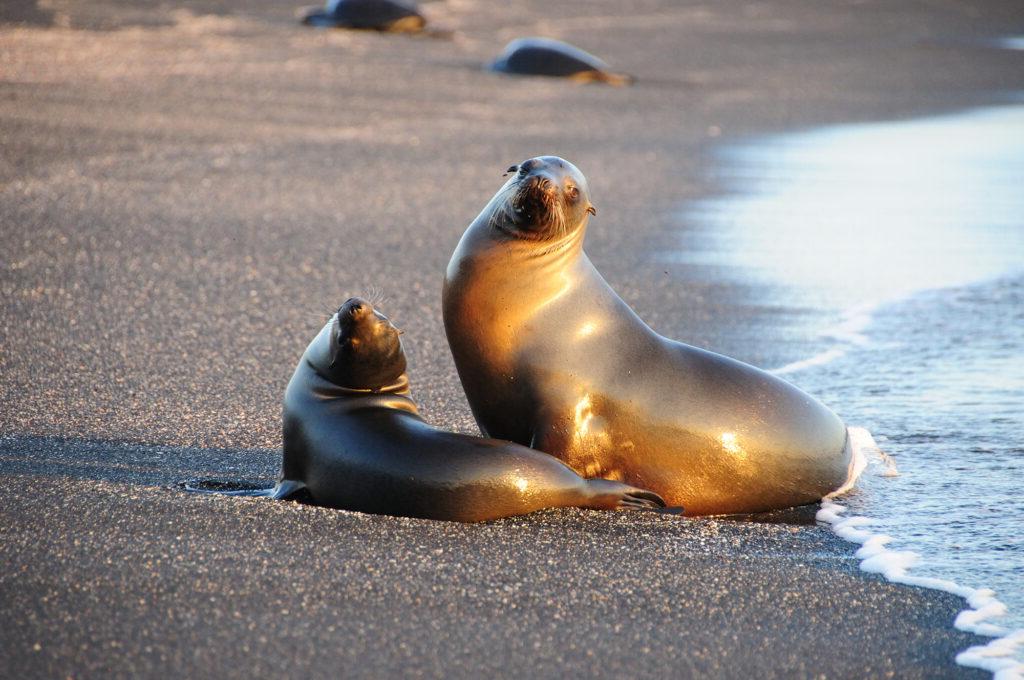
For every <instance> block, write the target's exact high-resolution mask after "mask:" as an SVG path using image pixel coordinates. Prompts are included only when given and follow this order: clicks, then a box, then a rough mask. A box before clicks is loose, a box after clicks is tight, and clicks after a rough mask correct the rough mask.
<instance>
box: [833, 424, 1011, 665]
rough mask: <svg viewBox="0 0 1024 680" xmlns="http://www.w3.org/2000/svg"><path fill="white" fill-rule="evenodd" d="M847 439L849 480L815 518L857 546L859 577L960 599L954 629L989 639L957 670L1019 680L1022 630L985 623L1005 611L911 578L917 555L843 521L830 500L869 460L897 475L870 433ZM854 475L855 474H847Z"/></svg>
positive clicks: (980, 592)
mask: <svg viewBox="0 0 1024 680" xmlns="http://www.w3.org/2000/svg"><path fill="white" fill-rule="evenodd" d="M849 433H850V443H851V447H852V449H853V459H854V461H856V464H855V463H854V462H853V461H851V464H850V469H851V477H850V479H848V480H847V483H846V484H844V485H843V486H842V487H840V488H839V489H837V490H835V491H834V492H832V493H830V494H829V495H828V496H826V497H825V498H823V499H822V501H821V509H820V510H818V513H817V515H816V516H815V518H816V519H817V520H818V521H819V522H823V523H825V524H828V525H829V526H830V527H831V528H832V531H833V532H834V533H835V534H836V535H837V536H839V537H840V538H842V539H844V540H846V541H849V542H851V543H857V544H859V545H860V546H861V547H860V548H859V549H858V550H857V552H856V553H855V555H856V557H857V558H858V559H859V560H861V563H860V568H861V569H862V570H863V571H866V572H868V573H872V574H881V575H882V576H884V577H885V579H886V580H888V581H891V582H893V583H901V584H904V585H910V586H918V587H921V588H931V589H933V590H941V591H943V592H947V593H952V594H953V595H957V596H959V597H962V598H964V599H965V600H966V601H967V605H968V609H964V610H963V611H961V612H960V613H959V614H957V617H956V620H955V621H954V623H953V625H954V627H956V628H957V629H958V630H962V631H966V632H969V633H974V634H976V635H982V636H985V637H992V638H995V639H994V640H992V641H991V642H989V643H988V644H985V645H975V646H973V647H970V648H968V649H965V650H964V651H962V652H960V653H959V654H957V656H956V662H957V663H958V664H959V665H961V666H965V667H970V668H980V669H982V670H986V671H988V672H990V673H992V674H993V676H994V678H995V680H1024V662H1022V661H1020V660H1018V659H1017V657H1016V655H1017V652H1018V651H1019V650H1021V649H1024V629H1021V630H1008V629H1007V628H1005V627H1003V626H1000V625H998V624H996V623H992V621H991V619H995V618H998V617H1000V616H1003V615H1005V614H1006V611H1007V609H1006V605H1005V604H1003V603H1002V602H1000V601H999V600H998V599H996V594H995V592H994V591H993V590H991V589H989V588H971V587H968V586H963V585H960V584H959V583H956V582H954V581H950V580H947V579H941V578H934V577H931V576H918V575H915V574H911V573H909V569H910V568H911V567H913V566H914V565H915V564H916V563H917V562H918V561H919V560H920V558H921V556H920V555H919V554H918V553H916V552H913V551H910V550H890V549H889V548H888V547H886V546H887V545H888V544H889V543H891V542H892V541H893V537H892V536H889V535H886V534H882V533H876V532H874V531H872V530H871V528H870V527H871V526H872V525H873V524H875V520H873V519H872V518H870V517H864V516H859V515H856V516H852V517H846V516H844V515H843V513H844V512H845V511H846V507H845V506H843V505H840V504H838V503H836V502H835V501H834V499H835V498H836V497H838V496H840V495H842V494H844V493H846V492H847V491H849V490H850V489H851V488H852V487H853V482H854V480H855V479H856V477H857V476H858V475H859V474H860V472H861V471H863V469H864V468H865V467H866V465H867V459H868V456H869V455H871V456H872V457H873V458H874V459H875V460H877V461H879V462H880V463H881V464H883V465H886V468H887V469H886V471H885V472H883V473H882V475H883V476H893V475H894V474H898V473H896V471H895V466H894V464H893V463H892V459H891V458H890V457H889V456H887V455H885V453H884V452H883V451H882V450H881V449H880V448H879V447H878V445H877V444H876V443H875V440H874V438H873V437H872V436H871V433H870V432H868V431H867V430H866V429H864V428H858V427H851V428H849ZM854 470H856V473H853V472H852V471H854Z"/></svg>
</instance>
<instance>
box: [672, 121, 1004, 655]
mask: <svg viewBox="0 0 1024 680" xmlns="http://www.w3.org/2000/svg"><path fill="white" fill-rule="evenodd" d="M719 161H720V163H719V167H718V172H719V173H721V174H720V175H719V179H720V183H721V184H722V185H723V187H724V189H725V193H724V194H723V195H720V196H717V197H713V198H710V199H707V200H704V201H701V202H699V203H698V204H697V205H695V206H692V207H691V208H688V209H687V211H686V212H685V213H684V214H683V215H682V220H683V222H684V223H685V224H686V225H687V229H686V230H685V231H684V232H683V233H682V236H681V239H682V243H681V248H680V251H679V252H677V253H675V254H674V255H673V256H672V258H671V259H672V260H673V261H674V262H676V263H678V264H679V265H680V266H681V267H683V268H685V267H688V266H693V265H711V266H714V267H716V268H718V275H720V276H723V277H725V278H727V279H732V280H734V281H736V282H739V283H742V284H744V285H745V286H746V289H748V290H751V291H754V293H753V294H754V295H755V296H759V297H760V298H761V299H760V300H759V302H760V303H761V304H764V305H772V306H777V307H778V308H779V309H780V310H782V311H780V313H779V314H777V315H775V316H773V318H772V320H771V322H770V323H774V324H777V325H778V326H779V328H777V329H769V330H771V331H772V332H771V333H766V336H768V337H772V336H778V337H787V336H788V337H791V338H792V337H799V338H802V340H800V341H797V342H794V343H792V344H791V345H790V346H787V348H786V350H785V351H784V352H783V355H784V356H783V357H782V360H781V361H780V362H779V364H778V365H776V366H768V367H766V368H772V369H775V370H776V371H777V372H778V373H780V374H782V375H784V376H785V377H786V379H788V380H790V381H792V382H794V383H796V384H798V385H800V386H801V387H803V388H804V389H806V390H807V391H809V392H811V393H813V394H815V395H817V396H819V397H820V398H822V400H824V401H825V402H826V403H828V404H829V405H830V406H832V407H833V408H834V409H835V410H836V411H837V412H839V413H840V415H842V416H843V418H844V419H845V420H846V421H847V422H848V423H849V424H850V425H857V426H862V427H865V428H867V429H868V430H870V431H871V433H872V434H873V435H874V437H875V439H876V441H877V442H878V444H879V445H880V446H881V448H882V449H883V450H884V451H885V453H886V454H888V456H890V459H888V460H883V459H880V458H879V459H876V460H874V461H873V462H872V464H871V465H870V466H869V467H868V469H867V471H866V472H865V473H864V475H863V477H862V478H861V480H860V481H859V482H858V485H857V489H856V490H855V491H854V492H853V493H851V494H850V495H848V496H846V497H844V498H843V499H842V500H841V502H842V503H843V505H846V506H847V507H848V508H849V509H848V510H847V514H857V515H863V516H866V517H868V518H870V520H871V525H870V528H871V530H872V531H875V532H880V533H885V534H888V535H890V536H892V537H893V541H892V542H891V543H890V544H889V548H890V549H892V550H894V551H913V552H916V553H918V554H919V555H920V558H919V559H918V560H917V561H916V563H915V564H914V566H913V567H912V569H911V572H912V573H913V574H917V575H921V576H935V577H941V578H944V579H951V580H953V581H956V582H957V583H959V584H962V585H964V586H970V587H975V588H978V587H989V588H992V589H994V590H995V591H996V593H997V597H998V598H999V599H1000V600H1001V601H1003V602H1004V603H1005V604H1006V605H1008V607H1009V612H1008V613H1007V614H1006V615H1005V616H1003V617H1001V618H1000V619H999V620H998V621H995V620H993V622H997V623H999V624H1000V625H1003V626H1006V627H1007V628H1011V629H1012V628H1024V538H1022V536H1024V105H1020V104H1010V105H1005V106H998V107H990V108H984V109H977V110H972V111H968V112H965V113H962V114H958V115H948V116H940V117H934V118H928V119H922V120H915V121H905V122H890V123H877V124H859V125H849V126H840V127H830V128H825V129H821V130H814V131H810V132H805V133H798V134H792V135H780V136H774V137H769V138H766V139H757V140H752V141H749V142H746V143H743V144H738V145H735V146H732V147H729V148H727V149H725V150H723V151H722V152H721V156H720V158H719ZM786 310H789V311H788V312H787V311H786ZM796 324H800V325H799V327H796ZM785 325H789V326H790V327H789V328H783V327H782V326H785ZM787 334H788V335H787ZM852 549H853V548H851V551H852ZM1017 654H1018V656H1019V655H1020V650H1018V652H1017Z"/></svg>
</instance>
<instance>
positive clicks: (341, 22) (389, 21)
mask: <svg viewBox="0 0 1024 680" xmlns="http://www.w3.org/2000/svg"><path fill="white" fill-rule="evenodd" d="M302 23H304V24H307V25H309V26H328V27H332V28H354V29H363V30H371V31H386V32H389V33H418V32H420V31H422V30H423V28H424V27H425V26H426V25H427V20H426V19H425V18H424V17H423V15H422V14H420V13H419V11H418V10H417V9H416V6H415V5H412V4H407V3H404V2H399V1H398V0H327V4H326V5H325V6H324V8H323V9H316V10H312V11H310V12H309V13H308V14H306V16H305V17H304V18H303V19H302Z"/></svg>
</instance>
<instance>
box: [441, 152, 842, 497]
mask: <svg viewBox="0 0 1024 680" xmlns="http://www.w3.org/2000/svg"><path fill="white" fill-rule="evenodd" d="M509 172H510V173H512V176H511V177H510V178H509V180H508V181H507V182H506V183H505V185H504V186H503V187H502V188H501V189H500V190H499V191H498V193H497V194H496V195H495V196H494V198H492V199H491V201H490V202H489V203H488V204H487V206H486V207H485V208H484V209H483V212H481V213H480V215H479V216H478V217H477V218H476V220H474V221H473V223H472V224H471V225H470V226H469V228H468V229H467V230H466V233H465V234H463V236H462V240H461V241H460V242H459V245H458V247H457V248H456V250H455V253H454V254H453V255H452V259H451V262H449V264H448V270H447V274H446V277H445V282H444V292H443V305H444V323H445V330H446V333H447V336H448V343H449V345H450V346H451V350H452V354H453V356H454V358H455V365H456V367H457V368H458V371H459V377H460V378H461V380H462V385H463V387H464V388H465V391H466V396H467V398H468V400H469V404H470V406H471V407H472V409H473V414H474V416H475V417H476V420H477V423H478V424H479V425H480V429H481V430H482V431H483V432H484V434H485V435H487V436H491V437H497V438H500V439H508V440H511V441H515V442H519V443H520V444H526V445H529V446H531V447H533V448H536V449H538V450H540V451H545V452H547V453H550V454H551V455H553V456H556V457H557V458H559V459H561V460H563V461H564V462H565V463H566V464H567V465H569V467H571V468H573V469H574V470H576V471H577V472H578V473H580V474H581V475H583V476H585V477H604V478H607V479H617V480H621V481H625V482H626V483H629V484H634V485H636V486H640V487H643V488H649V489H651V490H653V491H655V492H657V493H658V494H659V495H661V496H662V497H663V498H664V499H665V501H666V502H667V503H668V504H669V505H683V506H685V507H686V512H687V514H721V513H741V512H743V513H747V512H759V511H764V510H771V509H775V508H783V507H790V506H794V505H801V504H804V503H810V502H813V501H817V500H819V499H820V498H821V497H822V496H824V495H825V494H827V493H829V492H830V491H833V490H835V489H837V488H838V487H840V486H841V485H842V484H843V483H844V482H845V481H846V480H847V477H848V474H850V473H851V472H852V470H853V469H854V468H853V466H852V465H851V459H852V456H851V450H850V447H849V446H848V437H847V431H846V427H845V426H844V425H843V422H842V421H841V420H840V419H839V418H838V416H836V415H835V414H834V413H833V412H832V411H830V410H829V409H828V408H826V407H825V406H823V405H822V404H821V403H819V402H818V401H816V400H815V399H814V398H812V397H810V396H809V395H807V394H805V393H804V392H802V391H800V390H799V389H797V388H796V387H794V386H792V385H790V384H789V383H787V382H785V381H784V380H782V379H780V378H777V377H775V376H773V375H771V374H769V373H766V372H765V371H762V370H759V369H757V368H754V367H753V366H749V365H747V364H744V363H741V362H739V361H735V360H733V359H730V358H728V357H724V356H721V355H719V354H714V353H712V352H708V351H705V350H703V349H698V348H696V347H691V346H689V345H684V344H682V343H679V342H675V341H673V340H669V339H667V338H664V337H662V336H660V335H658V334H657V333H655V332H654V331H653V330H651V329H650V328H649V327H648V326H647V325H646V324H645V323H644V322H643V321H642V320H641V319H640V318H639V317H638V316H637V315H636V314H635V313H634V312H633V310H632V309H630V308H629V306H628V305H626V303H625V302H623V301H622V300H621V299H620V298H619V296H618V295H616V294H615V291H613V290H612V289H611V288H610V287H609V286H608V284H607V283H606V282H605V280H604V278H602V277H601V274H600V273H599V272H598V271H597V270H596V269H595V268H594V266H593V265H592V264H591V262H590V260H589V259H588V258H587V255H586V253H584V252H583V237H584V233H585V231H586V227H587V222H588V220H589V218H590V216H591V215H593V214H595V210H594V207H593V205H592V204H591V201H590V193H589V190H588V188H587V181H586V179H585V178H584V177H583V174H582V173H581V172H580V171H579V170H578V169H576V168H575V167H574V166H573V165H572V164H571V163H569V162H567V161H565V160H562V159H561V158H557V157H553V156H544V157H541V158H533V159H530V160H528V161H525V162H523V163H521V164H519V165H517V166H512V167H511V168H509Z"/></svg>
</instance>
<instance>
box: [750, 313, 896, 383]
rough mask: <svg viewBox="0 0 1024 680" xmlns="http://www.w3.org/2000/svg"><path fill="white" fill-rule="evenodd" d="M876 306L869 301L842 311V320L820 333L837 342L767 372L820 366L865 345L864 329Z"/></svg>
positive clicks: (794, 370)
mask: <svg viewBox="0 0 1024 680" xmlns="http://www.w3.org/2000/svg"><path fill="white" fill-rule="evenodd" d="M877 308H878V305H877V304H875V303H870V304H860V305H856V306H854V307H851V308H850V309H847V310H846V311H845V312H844V313H843V318H842V321H840V322H839V323H838V324H836V325H835V326H833V327H831V328H829V329H827V330H825V331H824V332H822V333H821V334H820V336H821V337H822V338H826V339H829V340H832V341H833V342H835V343H837V344H836V346H834V347H830V348H828V349H826V350H824V351H822V352H818V353H817V354H815V355H814V356H812V357H810V358H807V359H800V360H799V361H793V362H790V363H788V364H785V365H784V366H779V367H778V368H773V369H771V370H770V371H769V373H774V374H775V375H786V374H789V373H796V372H797V371H802V370H804V369H806V368H811V367H812V366H821V365H823V364H828V363H831V362H833V361H835V360H836V359H839V358H840V357H843V356H846V353H847V352H848V351H849V350H850V349H851V348H853V347H863V346H865V345H867V344H868V343H869V340H868V337H867V335H865V334H864V331H865V330H866V329H867V328H868V326H870V325H871V320H872V314H873V313H874V311H875V310H876V309H877Z"/></svg>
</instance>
